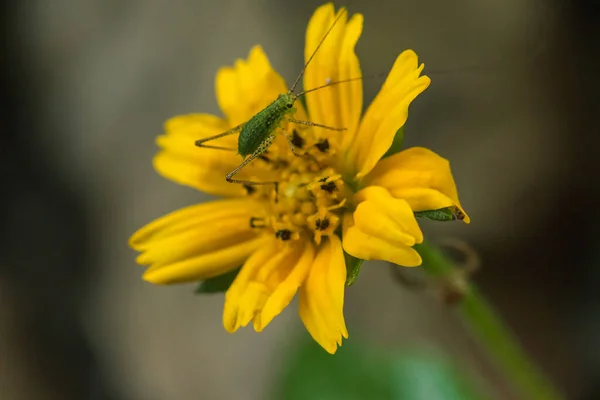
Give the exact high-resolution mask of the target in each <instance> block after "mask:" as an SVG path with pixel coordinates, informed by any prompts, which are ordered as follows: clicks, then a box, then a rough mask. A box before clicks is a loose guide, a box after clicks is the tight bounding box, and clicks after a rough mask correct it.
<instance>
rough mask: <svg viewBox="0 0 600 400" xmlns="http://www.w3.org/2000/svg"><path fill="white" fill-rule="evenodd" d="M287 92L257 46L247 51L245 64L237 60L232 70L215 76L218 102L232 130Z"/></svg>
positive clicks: (283, 83) (226, 68)
mask: <svg viewBox="0 0 600 400" xmlns="http://www.w3.org/2000/svg"><path fill="white" fill-rule="evenodd" d="M287 90H288V89H287V86H286V84H285V81H284V80H283V78H282V77H281V76H280V75H279V74H278V73H277V72H275V70H274V69H273V68H272V67H271V64H270V62H269V59H268V58H267V56H266V54H265V52H264V51H263V49H262V47H260V46H255V47H253V48H252V50H250V54H249V56H248V59H247V60H242V59H239V60H237V61H236V62H235V65H234V66H233V67H223V68H221V69H220V70H219V71H218V72H217V77H216V95H217V101H218V103H219V107H221V110H222V111H223V113H224V114H225V116H226V117H227V119H228V122H229V124H230V125H231V127H234V126H237V125H239V124H240V123H242V122H245V121H247V120H248V119H250V118H251V117H252V116H253V115H255V114H256V113H257V112H258V111H260V110H262V109H263V108H265V107H266V106H267V105H268V104H269V103H271V102H272V101H273V100H275V99H276V98H277V96H278V95H280V94H282V93H286V92H287ZM236 137H237V136H236Z"/></svg>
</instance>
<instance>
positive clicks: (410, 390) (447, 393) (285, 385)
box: [271, 335, 486, 400]
mask: <svg viewBox="0 0 600 400" xmlns="http://www.w3.org/2000/svg"><path fill="white" fill-rule="evenodd" d="M306 336H308V335H306ZM408 346H411V345H410V344H409V345H408ZM286 361H287V362H286V364H285V365H284V368H282V369H281V372H280V374H281V375H280V376H279V379H278V380H277V381H276V383H277V385H276V388H275V391H274V393H273V396H271V398H272V399H277V400H278V399H286V400H304V399H319V400H362V399H390V400H391V399H394V400H476V399H483V398H486V396H481V394H480V393H477V394H476V392H475V391H474V390H473V388H472V387H471V385H470V384H469V382H468V381H467V380H466V379H465V377H464V376H463V374H462V373H461V372H460V371H459V370H457V369H456V366H455V365H454V364H453V363H451V362H450V361H449V360H447V359H445V358H442V357H441V356H439V355H437V354H432V353H431V352H430V351H425V350H423V349H419V348H414V345H413V346H411V349H410V350H408V348H405V349H389V348H388V349H385V348H374V347H371V346H368V345H366V344H365V343H361V342H360V341H356V340H352V341H350V340H347V341H345V343H344V345H343V346H342V347H341V348H339V349H338V351H337V353H336V354H335V355H330V354H328V353H326V352H325V350H323V349H322V348H321V347H320V346H319V345H318V344H316V342H314V341H313V340H312V339H307V340H302V341H300V343H298V344H297V345H296V346H294V348H293V351H292V353H290V355H289V357H288V359H287V360H286Z"/></svg>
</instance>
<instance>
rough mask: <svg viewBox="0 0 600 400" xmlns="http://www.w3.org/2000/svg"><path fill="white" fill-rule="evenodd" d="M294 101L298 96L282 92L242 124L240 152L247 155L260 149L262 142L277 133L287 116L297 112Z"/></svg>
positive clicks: (239, 138) (239, 143) (239, 140)
mask: <svg viewBox="0 0 600 400" xmlns="http://www.w3.org/2000/svg"><path fill="white" fill-rule="evenodd" d="M294 101H296V96H294V95H292V94H289V93H286V94H280V95H279V96H278V97H277V99H275V101H273V102H272V103H271V104H269V105H268V106H267V107H265V108H263V109H262V110H261V111H259V112H258V113H257V114H256V115H254V116H253V117H252V118H250V119H249V120H248V122H246V123H245V124H244V125H243V126H242V130H241V132H240V136H239V137H238V153H239V154H240V155H241V156H243V157H245V156H247V155H250V154H252V153H254V152H255V151H257V150H259V149H260V147H261V144H263V143H264V142H265V141H267V140H269V137H271V136H274V135H275V133H276V130H277V128H279V127H280V126H281V123H282V122H283V121H284V120H285V119H286V117H287V116H289V115H293V114H294V113H295V112H296V109H295V108H294V107H293V106H294Z"/></svg>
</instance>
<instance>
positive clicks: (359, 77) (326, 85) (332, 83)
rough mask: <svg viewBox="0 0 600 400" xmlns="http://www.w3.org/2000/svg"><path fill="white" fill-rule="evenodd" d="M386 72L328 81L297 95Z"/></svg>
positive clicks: (373, 76) (378, 75)
mask: <svg viewBox="0 0 600 400" xmlns="http://www.w3.org/2000/svg"><path fill="white" fill-rule="evenodd" d="M386 74H387V72H380V73H378V74H373V75H367V76H357V77H356V78H349V79H343V80H341V81H335V82H329V83H326V84H324V85H321V86H317V87H315V88H312V89H308V90H305V91H303V92H300V93H298V94H297V95H296V97H300V96H303V95H305V94H306V93H310V92H314V91H315V90H319V89H323V88H326V87H329V86H333V85H338V84H340V83H346V82H352V81H358V80H360V79H371V78H378V77H380V76H385V75H386Z"/></svg>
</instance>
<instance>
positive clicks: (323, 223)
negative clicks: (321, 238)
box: [315, 218, 329, 231]
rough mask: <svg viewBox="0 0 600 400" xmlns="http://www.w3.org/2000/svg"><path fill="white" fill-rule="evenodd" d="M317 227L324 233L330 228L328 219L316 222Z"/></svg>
mask: <svg viewBox="0 0 600 400" xmlns="http://www.w3.org/2000/svg"><path fill="white" fill-rule="evenodd" d="M315 225H316V227H317V229H318V230H320V231H324V230H325V229H327V228H329V220H328V219H327V218H325V219H323V220H321V219H320V218H319V219H317V220H316V221H315Z"/></svg>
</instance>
